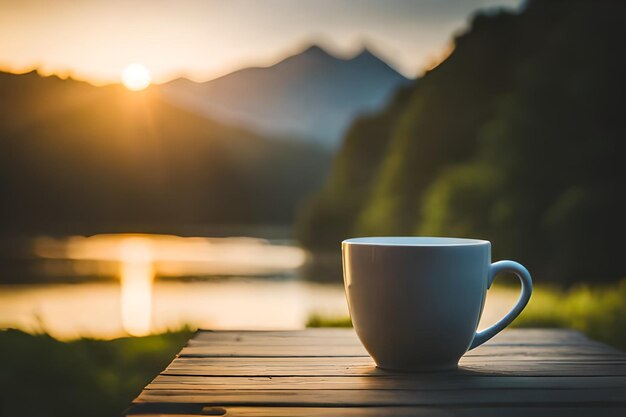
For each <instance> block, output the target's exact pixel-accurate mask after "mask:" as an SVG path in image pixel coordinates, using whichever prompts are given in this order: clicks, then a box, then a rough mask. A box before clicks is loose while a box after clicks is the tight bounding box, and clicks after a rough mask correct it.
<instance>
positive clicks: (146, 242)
mask: <svg viewBox="0 0 626 417" xmlns="http://www.w3.org/2000/svg"><path fill="white" fill-rule="evenodd" d="M33 250H34V252H35V253H36V254H37V255H38V256H40V257H42V258H47V259H71V260H74V261H80V262H78V263H76V264H75V265H74V267H75V270H76V272H77V273H80V274H85V275H108V274H116V275H118V276H119V278H120V284H121V285H120V289H121V292H120V307H121V311H120V313H121V324H122V327H123V329H124V330H125V332H126V333H128V334H130V335H133V336H144V335H147V334H150V333H151V331H152V330H153V329H152V296H153V294H152V289H153V284H154V279H155V275H159V276H169V277H176V276H179V277H180V276H207V275H217V276H224V275H235V276H246V275H272V274H277V273H281V272H286V271H293V270H295V269H296V268H299V267H301V266H302V265H303V264H304V261H305V258H306V253H305V252H304V251H303V250H302V249H300V248H297V247H294V246H282V245H273V244H271V243H270V242H267V241H265V240H263V239H256V238H243V237H230V238H205V237H180V236H171V235H148V234H109V235H94V236H89V237H83V236H73V237H69V238H67V239H53V238H46V237H41V238H38V239H36V240H35V242H34V245H33ZM82 262H84V263H82Z"/></svg>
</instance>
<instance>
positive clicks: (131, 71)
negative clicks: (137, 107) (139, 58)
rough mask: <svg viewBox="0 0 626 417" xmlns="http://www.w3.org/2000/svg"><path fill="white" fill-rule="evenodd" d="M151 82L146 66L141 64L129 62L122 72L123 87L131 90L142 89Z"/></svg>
mask: <svg viewBox="0 0 626 417" xmlns="http://www.w3.org/2000/svg"><path fill="white" fill-rule="evenodd" d="M151 82H152V76H151V75H150V71H148V68H146V67H144V66H143V65H141V64H130V65H129V66H127V67H126V68H124V71H123V72H122V83H123V84H124V87H126V88H128V89H129V90H132V91H139V90H143V89H144V88H146V87H148V86H149V85H150V83H151Z"/></svg>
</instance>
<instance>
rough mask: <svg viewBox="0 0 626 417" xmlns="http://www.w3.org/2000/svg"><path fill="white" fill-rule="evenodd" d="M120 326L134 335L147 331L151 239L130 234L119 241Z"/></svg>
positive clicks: (151, 256)
mask: <svg viewBox="0 0 626 417" xmlns="http://www.w3.org/2000/svg"><path fill="white" fill-rule="evenodd" d="M120 261H121V265H120V267H121V268H120V279H121V290H122V295H121V298H122V299H121V301H122V326H124V329H125V330H126V331H127V332H128V333H129V334H131V335H133V336H145V335H148V334H150V324H151V322H152V281H153V280H154V267H153V265H152V261H153V255H152V250H151V249H150V240H148V239H146V238H141V237H130V238H128V239H126V240H123V241H122V242H121V244H120Z"/></svg>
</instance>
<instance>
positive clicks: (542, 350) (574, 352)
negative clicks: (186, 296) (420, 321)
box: [179, 342, 626, 357]
mask: <svg viewBox="0 0 626 417" xmlns="http://www.w3.org/2000/svg"><path fill="white" fill-rule="evenodd" d="M508 355H515V356H518V355H525V356H533V357H555V356H560V355H568V356H582V355H604V356H610V355H615V356H624V357H626V354H624V353H623V352H620V351H618V350H616V349H611V348H609V347H607V346H605V345H602V344H596V343H593V344H584V345H577V346H572V345H553V346H545V345H532V346H520V345H487V346H484V347H483V346H481V347H479V348H477V349H474V350H471V351H469V352H467V353H466V354H465V356H468V357H469V356H483V357H493V356H508ZM179 356H183V357H251V356H256V357H281V356H282V357H286V356H290V357H298V356H319V357H329V356H341V357H344V356H360V357H368V356H369V355H368V353H367V352H366V350H365V349H364V348H363V347H362V346H361V345H359V346H341V345H334V344H332V345H331V344H329V343H328V342H327V343H326V344H324V345H319V346H316V345H308V346H307V345H304V346H302V345H298V346H283V345H237V344H234V345H203V346H193V345H192V346H188V347H185V348H183V350H182V351H181V352H180V355H179Z"/></svg>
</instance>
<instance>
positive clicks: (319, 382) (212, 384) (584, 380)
mask: <svg viewBox="0 0 626 417" xmlns="http://www.w3.org/2000/svg"><path fill="white" fill-rule="evenodd" d="M482 388H485V389H505V388H508V389H512V388H516V389H584V388H596V389H600V388H626V377H624V376H618V377H606V376H605V377H549V378H546V377H524V376H514V377H512V376H497V377H492V376H472V375H458V376H456V377H455V378H450V377H447V376H441V375H437V374H434V375H432V376H428V375H410V376H408V375H394V376H388V375H385V376H379V377H375V378H372V377H368V376H354V377H341V376H337V377H202V376H168V375H159V376H157V377H156V378H155V379H154V381H152V382H151V383H150V384H149V385H148V386H147V387H146V388H145V389H147V390H151V389H165V390H175V389H181V390H189V389H202V390H247V389H252V390H270V389H311V390H320V389H326V390H328V389H333V390H339V389H344V390H372V389H376V390H382V389H388V390H395V389H402V390H424V391H432V390H449V389H482Z"/></svg>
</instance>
